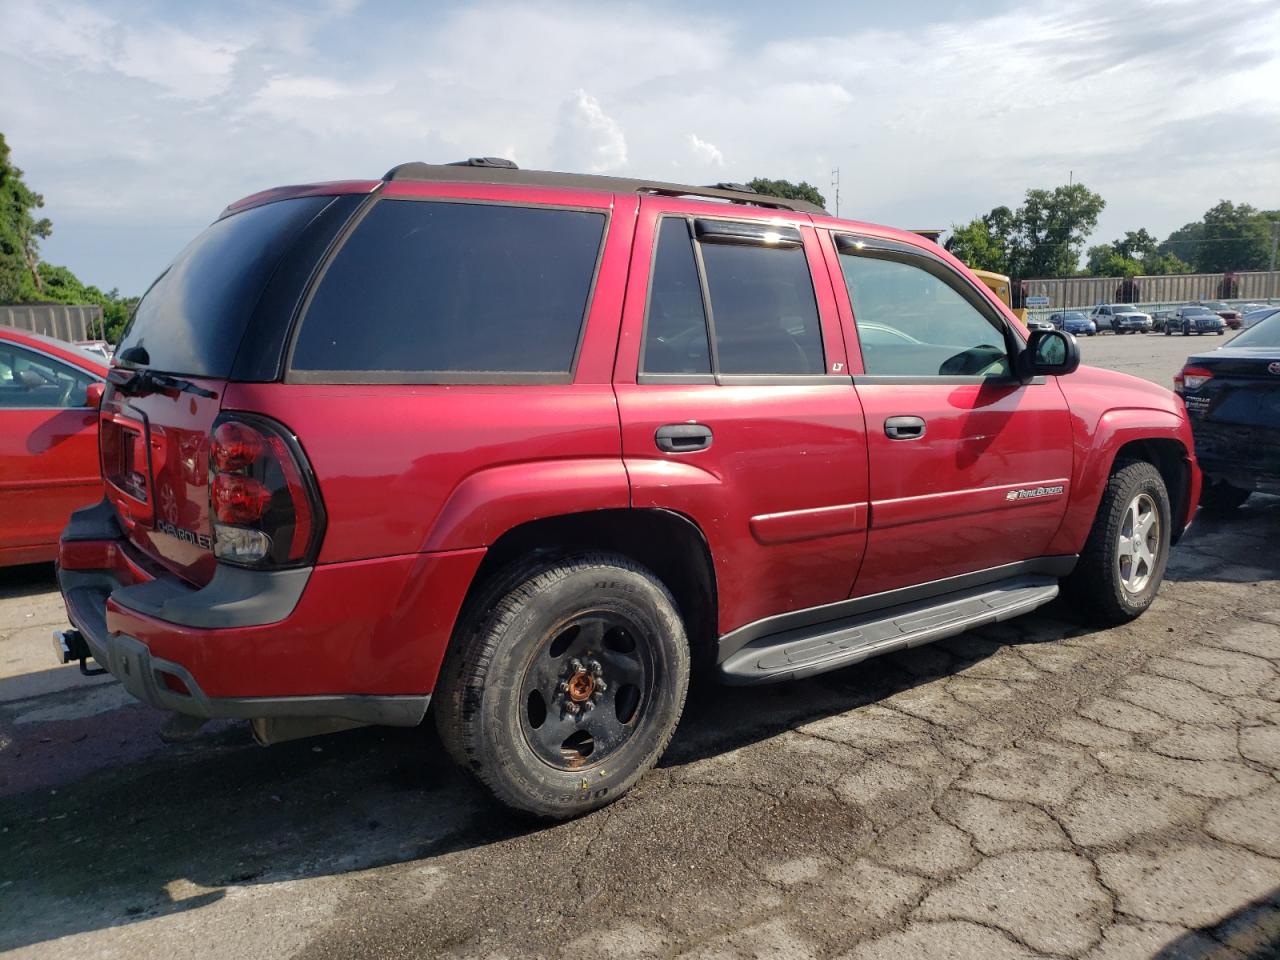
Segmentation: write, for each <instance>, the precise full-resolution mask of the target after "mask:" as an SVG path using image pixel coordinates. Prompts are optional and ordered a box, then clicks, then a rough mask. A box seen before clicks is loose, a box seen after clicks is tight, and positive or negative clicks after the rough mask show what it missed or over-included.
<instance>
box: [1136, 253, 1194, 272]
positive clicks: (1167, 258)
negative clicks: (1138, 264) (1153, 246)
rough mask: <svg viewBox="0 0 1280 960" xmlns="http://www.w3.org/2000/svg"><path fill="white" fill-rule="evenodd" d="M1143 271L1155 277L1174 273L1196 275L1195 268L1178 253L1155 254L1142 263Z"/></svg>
mask: <svg viewBox="0 0 1280 960" xmlns="http://www.w3.org/2000/svg"><path fill="white" fill-rule="evenodd" d="M1142 270H1143V272H1144V273H1146V274H1148V275H1150V276H1153V277H1159V276H1165V275H1167V274H1174V273H1195V267H1193V266H1191V264H1189V263H1187V262H1186V261H1185V260H1183V259H1182V258H1180V257H1179V256H1178V255H1177V254H1176V253H1153V254H1151V256H1149V257H1147V258H1145V259H1144V260H1143V261H1142Z"/></svg>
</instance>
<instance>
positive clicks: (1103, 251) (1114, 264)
mask: <svg viewBox="0 0 1280 960" xmlns="http://www.w3.org/2000/svg"><path fill="white" fill-rule="evenodd" d="M1084 271H1085V273H1086V274H1088V275H1089V276H1091V277H1136V276H1138V275H1139V274H1142V273H1146V272H1147V271H1146V268H1145V266H1144V265H1143V261H1141V260H1136V259H1134V258H1133V257H1127V256H1125V255H1124V252H1123V250H1122V249H1121V247H1120V245H1119V244H1116V243H1104V244H1101V245H1099V246H1096V247H1090V248H1089V253H1088V259H1087V260H1086V262H1085V268H1084Z"/></svg>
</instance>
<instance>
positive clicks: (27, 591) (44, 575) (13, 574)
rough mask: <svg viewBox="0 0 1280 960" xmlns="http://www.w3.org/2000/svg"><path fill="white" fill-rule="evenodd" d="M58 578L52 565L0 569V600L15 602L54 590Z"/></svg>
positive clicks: (33, 564)
mask: <svg viewBox="0 0 1280 960" xmlns="http://www.w3.org/2000/svg"><path fill="white" fill-rule="evenodd" d="M57 587H58V578H57V575H56V574H55V573H54V570H53V564H52V563H29V564H26V565H24V566H21V567H0V600H16V599H21V598H23V597H34V596H36V595H37V594H42V593H48V592H49V591H50V590H56V589H57Z"/></svg>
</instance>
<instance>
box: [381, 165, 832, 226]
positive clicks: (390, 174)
mask: <svg viewBox="0 0 1280 960" xmlns="http://www.w3.org/2000/svg"><path fill="white" fill-rule="evenodd" d="M382 179H383V180H387V181H393V180H436V181H444V182H452V183H510V184H521V185H526V186H531V187H566V188H573V189H579V190H606V191H608V192H610V193H652V194H657V195H659V196H664V197H700V198H704V199H709V200H727V201H729V202H730V203H741V204H748V205H750V206H755V207H769V208H771V209H774V210H791V211H794V212H795V213H814V214H819V215H822V216H825V215H826V213H827V211H826V210H824V209H822V207H819V206H818V205H817V204H813V203H809V202H808V201H807V200H785V199H783V198H782V197H771V196H768V195H767V194H762V193H756V192H755V191H754V190H751V189H750V188H749V187H745V186H744V185H743V184H739V183H719V184H716V185H715V186H710V187H697V186H693V185H691V184H684V183H665V182H663V181H660V180H633V179H629V178H627V177H606V176H598V175H596V174H587V173H556V172H553V171H550V170H521V169H520V168H519V167H517V166H516V165H515V164H514V163H512V162H511V161H510V160H504V159H502V158H501V157H472V158H470V159H468V160H460V161H456V162H454V163H422V162H418V161H415V162H412V163H402V164H400V165H399V166H395V167H392V168H391V169H390V170H388V171H387V172H386V173H385V174H384V175H383V177H382Z"/></svg>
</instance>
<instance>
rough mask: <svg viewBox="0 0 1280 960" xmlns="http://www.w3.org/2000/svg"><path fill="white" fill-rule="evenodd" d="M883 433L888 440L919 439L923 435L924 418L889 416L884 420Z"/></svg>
mask: <svg viewBox="0 0 1280 960" xmlns="http://www.w3.org/2000/svg"><path fill="white" fill-rule="evenodd" d="M884 435H885V436H886V437H888V438H889V439H890V440H919V439H920V438H921V437H923V436H924V420H922V419H921V418H920V417H889V418H888V419H887V420H885V422H884Z"/></svg>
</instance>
